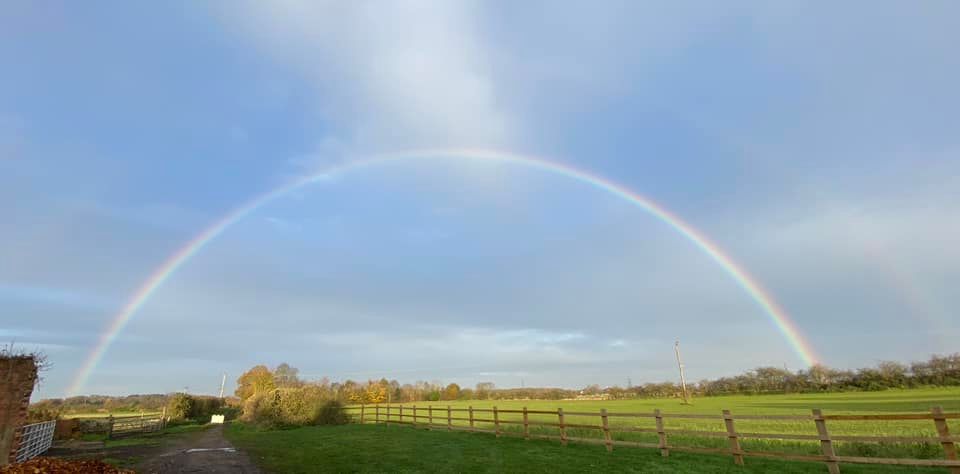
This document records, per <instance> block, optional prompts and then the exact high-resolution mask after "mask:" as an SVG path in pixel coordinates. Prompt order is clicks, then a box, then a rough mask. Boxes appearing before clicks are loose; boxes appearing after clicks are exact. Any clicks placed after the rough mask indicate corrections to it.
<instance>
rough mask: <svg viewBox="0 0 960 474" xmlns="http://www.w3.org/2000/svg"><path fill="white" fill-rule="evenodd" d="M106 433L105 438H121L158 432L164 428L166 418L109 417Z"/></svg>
mask: <svg viewBox="0 0 960 474" xmlns="http://www.w3.org/2000/svg"><path fill="white" fill-rule="evenodd" d="M107 422H108V431H107V438H108V439H113V438H122V437H124V436H131V435H136V434H142V433H153V432H155V431H160V430H162V429H163V428H164V427H165V426H166V424H167V423H166V418H165V417H164V416H163V415H134V416H123V417H114V416H113V415H110V417H109V418H108V419H107Z"/></svg>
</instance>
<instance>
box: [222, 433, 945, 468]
mask: <svg viewBox="0 0 960 474" xmlns="http://www.w3.org/2000/svg"><path fill="white" fill-rule="evenodd" d="M225 434H226V436H227V438H228V439H229V440H230V441H231V442H233V443H234V444H235V445H236V446H237V447H238V448H241V449H243V450H246V451H247V452H248V453H249V454H250V456H251V459H253V461H254V462H255V463H257V464H258V465H259V466H260V467H261V468H263V469H264V470H265V471H267V472H277V473H281V472H282V473H298V472H525V473H526V472H534V473H536V472H544V473H556V472H644V473H657V472H663V473H667V472H670V473H677V472H679V473H702V472H716V473H723V472H729V473H753V472H781V473H808V472H809V473H822V472H826V468H825V466H824V465H823V464H821V463H809V462H795V461H776V460H770V459H758V458H748V459H746V465H745V466H735V465H734V464H733V460H732V458H731V457H730V456H722V455H707V454H686V453H671V455H670V457H668V458H662V457H661V456H660V454H659V453H658V452H657V450H655V449H642V448H617V449H615V450H614V451H613V452H612V453H609V452H607V451H606V450H605V449H604V448H603V446H595V445H587V444H576V443H570V444H569V445H568V446H560V445H559V443H557V442H552V441H544V440H524V439H519V438H510V437H504V438H496V437H494V436H492V435H489V434H483V433H465V432H452V433H451V432H446V431H442V430H424V429H414V428H410V427H406V426H384V425H346V426H310V427H303V428H295V429H288V430H261V429H258V428H256V427H253V426H250V425H244V424H239V423H233V424H230V425H228V426H227V427H226V430H225ZM842 470H843V472H844V473H906V472H929V473H933V472H944V473H945V472H946V471H945V470H937V469H917V468H909V469H904V468H898V467H893V466H891V467H887V466H859V465H854V464H844V465H843V466H842Z"/></svg>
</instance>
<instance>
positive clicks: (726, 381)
mask: <svg viewBox="0 0 960 474" xmlns="http://www.w3.org/2000/svg"><path fill="white" fill-rule="evenodd" d="M925 386H960V353H955V354H951V355H934V356H932V357H930V358H929V359H927V360H925V361H918V362H912V363H909V364H903V363H899V362H890V361H887V362H880V363H878V364H877V365H875V366H873V367H868V368H861V369H855V370H843V369H833V368H830V367H826V366H824V365H815V366H813V367H810V368H808V369H803V370H797V371H789V370H786V369H783V368H780V367H757V368H756V369H753V370H749V371H746V372H744V373H742V374H740V375H736V376H732V377H720V378H716V379H705V380H700V381H698V382H695V383H691V384H688V386H687V390H688V391H689V392H690V393H692V394H693V395H694V396H715V395H744V394H746V395H749V394H776V393H813V392H842V391H873V390H885V389H890V388H912V387H925ZM306 387H308V388H309V390H310V391H311V393H312V394H313V395H312V396H315V397H316V398H318V399H324V400H338V401H341V402H345V403H388V402H389V403H407V402H418V401H449V400H508V399H531V400H562V399H572V398H578V397H598V398H612V399H625V398H672V397H678V396H679V394H680V386H679V384H678V383H676V382H673V381H667V382H659V383H644V384H639V385H632V386H627V387H620V386H608V387H600V386H598V385H590V386H587V387H584V388H582V389H576V390H572V389H565V388H536V387H530V388H497V387H496V386H495V385H494V384H493V383H491V382H482V383H478V384H476V385H475V386H474V387H461V386H460V385H458V384H456V383H449V384H445V385H444V384H441V383H439V382H425V381H418V382H415V383H403V384H401V383H400V382H398V381H397V380H387V379H385V378H381V379H374V380H367V381H365V382H358V381H354V380H346V381H343V382H332V381H330V380H329V379H328V378H322V379H320V380H318V381H312V382H308V381H305V380H303V379H301V378H300V377H299V372H298V370H297V369H296V368H294V367H291V366H290V365H289V364H280V365H279V366H277V367H275V368H274V369H270V368H268V367H267V366H264V365H258V366H255V367H253V368H251V369H250V370H248V371H247V372H245V373H244V374H243V375H241V376H240V378H239V379H237V390H236V396H237V398H238V399H239V400H237V399H234V400H233V403H232V404H234V405H239V404H240V403H241V402H243V401H244V400H246V399H248V398H249V397H250V396H252V395H253V394H254V393H258V392H269V391H273V390H275V389H286V390H289V389H295V388H306ZM174 395H175V394H142V395H127V396H120V397H112V396H106V395H88V396H76V397H69V398H54V399H46V400H41V401H39V402H37V403H34V404H33V405H32V406H31V408H32V409H39V410H47V411H49V412H55V413H63V414H73V413H92V412H123V411H134V412H136V411H160V410H161V409H163V407H165V406H168V403H169V402H170V401H171V399H172V398H173V397H174ZM227 402H228V404H229V403H230V402H231V400H227Z"/></svg>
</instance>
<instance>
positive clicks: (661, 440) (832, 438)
mask: <svg viewBox="0 0 960 474" xmlns="http://www.w3.org/2000/svg"><path fill="white" fill-rule="evenodd" d="M404 408H406V409H407V412H406V413H404ZM347 410H349V411H351V412H354V414H357V412H359V416H358V417H357V416H354V417H353V419H354V420H356V421H358V422H359V423H370V422H372V423H376V424H388V425H390V424H397V425H410V426H413V427H424V428H427V429H433V428H439V429H444V430H448V431H452V430H460V431H473V432H482V433H491V434H494V435H496V436H497V437H500V436H520V437H523V438H525V439H531V438H539V439H551V440H558V441H560V444H562V445H566V444H567V442H568V441H575V442H581V443H592V444H602V445H604V446H605V447H606V449H607V450H608V451H612V450H613V448H614V446H630V447H641V448H655V449H659V450H660V454H661V455H662V456H664V457H667V456H669V455H670V451H681V452H692V453H712V454H728V455H730V456H732V458H733V462H734V463H735V464H738V465H743V464H744V457H764V458H774V459H786V460H802V461H819V462H823V463H824V464H825V465H826V467H827V470H828V472H829V473H830V474H835V473H839V472H840V463H860V464H887V465H901V466H918V467H919V466H927V467H946V468H950V472H951V473H952V474H960V460H958V458H957V447H956V444H957V443H958V442H960V436H957V435H951V434H950V429H949V425H948V420H956V419H960V413H946V412H944V411H943V409H942V408H941V407H934V408H932V409H931V410H930V413H905V414H876V415H827V414H824V413H823V412H822V411H821V410H812V411H811V413H810V415H734V414H733V413H731V411H730V410H723V411H722V413H721V414H719V415H707V414H689V413H683V414H681V413H675V414H668V413H662V412H661V411H660V410H659V409H657V410H654V411H653V412H652V413H623V412H608V411H607V410H606V409H602V410H600V411H599V412H575V411H565V410H564V409H563V408H557V409H556V410H529V409H527V408H526V407H523V409H520V410H517V409H503V408H497V407H496V406H494V407H492V408H474V407H473V406H470V407H467V408H453V407H452V406H449V405H448V406H446V407H436V406H434V405H428V406H427V407H426V408H424V407H423V406H421V407H419V408H418V407H417V406H416V405H403V404H398V405H390V404H376V405H373V412H374V416H373V417H372V419H371V417H370V416H368V415H367V413H369V410H370V407H369V406H368V405H354V406H348V407H347ZM435 412H437V413H435ZM464 415H466V416H464ZM478 415H479V416H478ZM504 415H521V416H522V417H521V418H520V419H508V418H506V417H504ZM531 415H541V416H542V415H548V416H555V417H556V419H557V422H550V421H543V420H539V419H537V418H532V417H531ZM571 416H574V417H595V418H594V419H597V421H598V422H597V423H596V424H587V423H583V422H577V423H569V422H568V420H569V418H568V417H571ZM611 418H623V419H628V420H629V419H638V418H647V419H651V420H653V422H654V426H655V427H654V428H644V427H637V426H620V425H617V424H611V423H610V419H611ZM671 419H681V420H711V421H716V422H717V424H718V425H717V427H718V428H722V429H723V431H707V430H690V429H668V428H667V427H666V426H667V424H668V420H671ZM738 420H740V421H744V422H753V421H771V420H777V421H810V422H812V425H813V426H812V427H813V428H815V430H816V431H815V433H816V434H813V433H811V434H792V433H751V432H741V431H738V430H737V426H736V422H737V421H738ZM900 420H930V421H932V422H933V426H934V428H935V429H936V436H847V435H840V436H837V435H831V433H830V431H829V430H828V426H827V422H828V421H829V422H834V423H836V422H842V421H859V422H874V421H900ZM437 421H439V422H437ZM454 422H459V423H456V424H455V423H454ZM480 423H483V424H485V427H484V428H481V427H478V424H480ZM834 423H831V424H834ZM490 425H492V426H493V429H489V427H490ZM504 425H520V426H518V427H517V428H521V429H520V430H518V431H516V432H514V431H512V430H504ZM531 427H534V428H537V427H539V428H548V429H558V430H559V435H551V434H541V433H532V432H531V429H530V428H531ZM570 429H581V430H583V429H586V430H597V433H598V435H599V436H598V438H585V437H573V436H569V435H568V430H570ZM614 433H648V434H650V435H654V434H655V435H656V437H657V442H656V443H647V442H641V441H627V440H619V439H614ZM676 435H682V436H693V437H716V438H726V439H727V441H728V447H727V448H707V447H695V446H682V445H673V444H670V443H669V437H670V436H676ZM742 439H767V440H771V439H772V440H786V441H808V442H819V444H820V446H819V449H820V454H818V455H813V454H795V453H782V452H772V451H755V450H746V449H743V447H742V446H741V440H742ZM838 441H839V442H863V443H931V444H939V445H940V446H942V448H943V453H944V459H909V458H889V457H865V456H842V455H838V454H837V453H836V449H835V446H834V443H835V442H838Z"/></svg>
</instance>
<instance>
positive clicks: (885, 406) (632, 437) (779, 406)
mask: <svg viewBox="0 0 960 474" xmlns="http://www.w3.org/2000/svg"><path fill="white" fill-rule="evenodd" d="M431 404H432V405H433V406H434V407H443V408H445V407H446V406H447V405H450V406H452V407H454V408H465V407H467V406H473V407H474V408H490V407H492V406H494V405H496V406H497V407H498V408H500V409H520V408H523V407H524V406H526V407H527V408H528V409H531V410H556V409H557V408H558V407H562V408H563V409H564V410H565V411H577V412H599V411H600V409H601V408H606V409H607V410H608V411H610V412H611V413H615V412H632V413H650V412H652V411H653V410H654V409H656V408H659V409H660V410H662V411H663V413H665V414H692V413H695V414H711V415H718V414H720V413H721V410H723V409H729V410H731V411H732V413H733V414H734V416H735V417H736V416H737V415H798V414H799V415H809V414H810V409H812V408H820V409H822V410H823V411H824V414H875V413H911V412H927V413H929V410H930V408H931V407H932V406H942V407H943V409H944V410H945V411H947V412H960V388H946V389H943V388H938V389H913V390H887V391H882V392H847V393H828V394H801V395H758V396H742V395H741V396H727V397H709V398H701V399H696V400H693V404H692V405H683V404H681V403H680V402H679V401H678V400H674V399H666V400H664V399H645V400H611V401H553V400H512V401H503V400H498V401H456V402H436V403H429V402H423V403H416V405H417V407H418V411H419V408H420V407H426V406H428V405H431ZM411 405H414V404H405V406H407V407H409V406H411ZM404 411H405V419H406V420H407V421H410V418H408V417H409V415H411V414H412V412H411V410H409V409H407V408H405V410H404ZM425 412H426V410H422V411H419V412H418V415H425V414H426V413H425ZM352 413H353V414H356V413H357V412H356V411H352ZM382 413H383V411H381V414H382ZM396 414H397V411H396V410H393V417H392V419H394V420H396V419H397V418H396ZM367 416H368V418H367V419H368V420H369V419H372V413H371V412H369V411H368V412H367ZM435 416H437V417H438V418H443V417H445V416H446V414H445V411H443V412H441V413H437V412H436V411H435ZM454 416H460V417H466V416H467V415H466V414H465V413H458V414H456V415H454ZM476 417H477V418H487V419H489V418H492V416H491V415H490V414H489V413H483V414H477V415H476ZM521 418H522V416H521V415H519V414H503V415H502V416H501V420H507V421H509V420H514V421H517V420H520V419H521ZM530 420H531V422H536V421H546V422H556V421H557V417H556V416H555V415H530ZM420 421H421V422H423V421H424V420H420ZM565 421H566V423H569V424H590V425H598V424H599V417H597V416H592V417H584V416H567V417H566V420H565ZM437 422H438V423H444V422H445V420H442V421H441V420H437ZM457 424H460V425H464V424H466V423H464V422H457ZM610 425H611V427H612V428H613V429H614V430H616V428H617V427H623V426H631V427H640V428H654V426H655V425H654V420H653V419H652V418H616V417H611V418H610ZM665 425H666V429H667V430H670V429H675V430H699V431H714V432H718V433H721V432H724V431H725V427H724V425H723V422H722V420H698V419H669V418H668V419H666V420H665ZM957 425H960V423H956V422H954V423H952V426H951V429H952V432H953V433H960V426H957ZM477 426H478V427H488V428H489V427H490V424H488V423H477ZM736 428H737V431H738V432H753V433H785V434H809V435H814V434H816V433H817V431H816V426H815V425H814V423H813V422H812V421H802V420H797V421H789V420H742V421H741V420H738V421H737V422H736ZM828 428H829V431H830V433H831V435H851V436H852V435H859V436H917V437H920V436H930V437H935V436H936V430H935V427H934V425H933V422H932V421H930V420H908V421H871V422H864V421H830V422H828ZM502 429H503V430H504V431H514V432H517V431H520V430H521V429H522V428H521V426H519V425H516V424H504V425H503V428H502ZM531 433H534V434H546V435H554V436H556V435H558V434H559V430H558V429H556V428H551V427H536V428H531ZM568 434H569V436H576V437H584V438H600V437H601V436H602V435H601V432H600V431H599V430H594V429H568ZM613 437H614V439H617V440H625V441H642V442H648V443H655V442H656V441H657V439H656V434H653V433H626V432H616V431H615V432H614V435H613ZM741 443H742V445H743V448H744V449H747V450H754V451H780V452H791V453H797V454H819V453H820V447H819V443H817V442H815V441H814V442H807V441H783V440H766V439H743V440H742V441H741ZM670 444H672V445H681V446H693V447H708V448H724V447H726V446H727V440H726V439H724V438H723V437H698V436H685V435H673V436H671V437H670ZM835 444H836V449H837V454H839V455H849V456H885V457H902V458H942V457H943V450H942V448H941V447H940V445H939V444H938V443H873V442H870V443H864V442H837V443H835ZM601 449H602V448H601Z"/></svg>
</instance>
